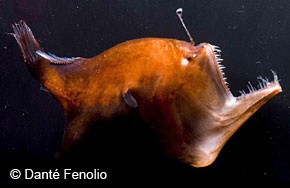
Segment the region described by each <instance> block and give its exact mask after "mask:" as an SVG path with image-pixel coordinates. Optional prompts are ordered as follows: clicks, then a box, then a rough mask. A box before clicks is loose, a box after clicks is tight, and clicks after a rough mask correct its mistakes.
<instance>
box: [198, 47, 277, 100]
mask: <svg viewBox="0 0 290 188" xmlns="http://www.w3.org/2000/svg"><path fill="white" fill-rule="evenodd" d="M204 47H205V48H206V49H207V51H208V53H209V54H210V56H211V58H212V59H213V62H214V64H215V66H216V70H217V74H218V77H219V80H220V81H221V84H222V85H223V87H224V89H225V91H226V93H227V95H228V96H230V97H234V96H233V94H232V92H231V91H230V87H229V83H228V82H227V78H226V76H225V73H224V69H225V68H226V67H225V66H224V65H222V61H223V59H222V58H221V50H220V48H219V47H218V46H215V45H212V44H208V43H206V44H205V45H204ZM271 72H272V74H273V80H272V81H269V79H268V78H266V77H265V78H263V77H262V76H258V77H257V81H258V83H259V84H258V85H257V86H256V87H255V86H253V85H252V84H251V82H248V85H247V88H248V91H245V90H240V91H239V93H240V96H237V97H234V98H235V99H236V100H241V99H244V98H249V97H251V96H254V95H258V94H260V95H262V96H266V95H269V94H271V93H275V94H277V93H279V92H282V88H281V86H280V83H279V79H278V75H277V73H276V72H275V71H273V70H271Z"/></svg>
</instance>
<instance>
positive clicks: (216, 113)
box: [14, 22, 281, 167]
mask: <svg viewBox="0 0 290 188" xmlns="http://www.w3.org/2000/svg"><path fill="white" fill-rule="evenodd" d="M23 25H24V26H25V23H24V22H21V23H20V24H19V25H16V26H14V30H15V27H16V29H17V27H21V26H22V27H24V26H23ZM25 27H27V26H25ZM18 30H19V31H20V32H19V33H20V34H19V35H20V36H19V37H18V38H17V32H15V38H16V39H17V40H18V43H19V44H20V47H21V49H22V52H23V54H24V57H25V60H26V64H27V66H28V67H29V69H30V70H31V72H32V73H33V74H34V75H35V76H36V78H37V79H38V80H39V81H40V82H41V83H42V84H43V85H44V86H45V87H46V88H47V89H48V90H49V91H50V92H51V93H52V94H53V96H54V97H55V98H56V99H57V100H58V101H59V103H60V104H61V105H62V106H63V108H64V109H65V112H66V117H67V125H66V130H65V134H64V138H63V149H64V151H70V149H71V147H72V146H73V145H74V144H75V143H76V142H78V141H79V140H80V139H81V138H82V137H83V135H84V134H85V132H86V131H87V129H88V127H89V126H90V125H91V124H92V123H93V122H94V121H96V120H103V119H105V120H109V119H111V118H112V117H114V116H117V115H122V114H124V115H125V114H127V113H130V111H131V110H132V108H134V107H137V109H138V112H139V114H140V116H141V117H142V118H143V119H144V120H145V121H146V122H147V123H148V125H149V126H150V127H152V128H153V129H154V130H156V131H157V132H158V133H159V137H160V142H161V143H162V146H163V148H164V151H165V152H166V153H167V154H168V155H169V156H171V157H174V158H177V159H179V160H181V161H183V162H186V163H188V164H191V165H192V166H195V167H203V166H207V165H210V164H211V163H212V162H213V161H214V160H215V159H216V157H217V155H218V153H219V152H220V150H221V148H222V147H223V145H224V144H225V143H226V142H227V140H228V139H229V138H230V137H231V135H232V134H233V133H234V132H235V131H236V130H237V129H238V128H239V127H240V126H241V125H242V124H243V123H244V122H245V121H246V120H247V119H248V118H249V117H250V116H251V115H252V114H253V113H254V112H255V111H257V110H258V109H259V108H260V107H261V106H262V105H263V104H265V103H266V102H267V101H268V100H269V99H271V98H272V97H273V96H274V95H276V94H277V93H279V92H281V87H280V85H279V83H278V82H277V81H276V82H269V83H268V85H267V86H266V87H264V88H263V89H261V90H259V91H257V92H253V93H251V94H248V95H246V96H242V97H239V98H235V97H234V96H232V94H231V92H230V91H229V89H228V87H227V86H226V84H225V81H224V79H223V76H222V73H221V71H220V69H219V66H218V63H217V60H216V57H215V53H214V49H213V47H212V46H211V45H209V44H207V43H203V44H199V45H197V46H193V45H191V44H190V43H188V42H184V41H178V40H173V39H162V38H144V39H136V40H131V41H127V42H124V43H121V44H119V45H116V46H114V47H112V48H111V49H109V50H107V51H104V52H103V53H101V54H99V55H97V56H95V57H93V58H90V59H86V58H78V59H75V60H73V61H72V62H70V63H69V64H65V65H56V64H54V63H56V62H53V60H51V59H48V58H45V57H42V56H39V55H37V54H35V51H36V50H40V51H43V50H42V48H41V47H40V46H39V45H38V43H37V42H36V41H34V45H33V46H34V48H32V51H33V52H34V54H33V52H32V55H31V54H29V53H28V52H27V51H28V49H27V48H29V45H28V44H26V43H27V42H26V41H25V40H24V39H22V38H25V37H27V38H32V37H29V34H26V33H25V32H28V31H25V29H21V28H19V29H18ZM22 30H24V31H22ZM21 31H22V32H24V34H22V36H21ZM21 37H22V38H21ZM21 44H22V46H21ZM25 48H26V49H25ZM30 49H31V48H30ZM127 96H129V98H127ZM132 100H133V102H132ZM130 101H131V102H132V103H133V106H132V104H130ZM135 103H136V106H134V104H135Z"/></svg>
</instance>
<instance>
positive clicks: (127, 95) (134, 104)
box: [123, 90, 138, 108]
mask: <svg viewBox="0 0 290 188" xmlns="http://www.w3.org/2000/svg"><path fill="white" fill-rule="evenodd" d="M123 99H124V101H125V102H126V103H127V104H128V105H129V106H130V107H132V108H137V106H138V104H137V101H136V100H135V98H134V97H133V96H132V93H131V92H130V90H127V92H126V93H125V94H123Z"/></svg>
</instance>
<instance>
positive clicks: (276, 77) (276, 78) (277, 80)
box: [271, 70, 279, 83]
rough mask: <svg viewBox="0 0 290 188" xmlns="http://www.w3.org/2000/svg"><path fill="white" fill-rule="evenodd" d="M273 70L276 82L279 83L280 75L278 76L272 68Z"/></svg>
mask: <svg viewBox="0 0 290 188" xmlns="http://www.w3.org/2000/svg"><path fill="white" fill-rule="evenodd" d="M271 72H272V74H273V77H274V82H275V83H279V79H278V76H277V74H276V72H275V71H273V70H271Z"/></svg>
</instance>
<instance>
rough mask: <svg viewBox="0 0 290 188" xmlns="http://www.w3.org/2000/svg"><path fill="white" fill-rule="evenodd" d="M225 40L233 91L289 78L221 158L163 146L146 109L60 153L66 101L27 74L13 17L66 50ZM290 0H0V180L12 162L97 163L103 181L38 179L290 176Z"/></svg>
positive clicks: (49, 47)
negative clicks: (179, 153)
mask: <svg viewBox="0 0 290 188" xmlns="http://www.w3.org/2000/svg"><path fill="white" fill-rule="evenodd" d="M180 7H182V8H183V10H184V20H185V22H186V24H187V27H188V29H189V30H190V32H191V34H192V36H193V38H194V40H195V42H196V43H200V42H209V43H211V44H215V45H218V46H220V48H221V50H222V58H223V59H225V61H224V62H223V64H224V65H225V66H226V67H227V68H226V69H225V73H226V76H227V78H228V82H229V85H230V88H231V91H232V92H233V94H234V95H239V93H238V91H239V90H242V89H244V90H246V85H247V82H248V81H251V82H252V83H254V84H255V85H257V82H256V77H257V76H258V75H261V76H264V77H268V78H270V79H272V73H271V71H270V70H271V69H273V70H275V71H276V72H277V74H278V76H279V78H280V79H281V85H282V88H283V93H280V94H279V95H277V96H275V97H274V98H273V99H272V100H271V101H270V102H268V103H267V104H266V105H265V106H263V107H262V108H261V109H260V110H259V111H258V112H257V113H255V114H254V115H253V116H252V117H251V118H250V119H249V120H248V121H247V122H246V123H245V124H244V125H243V126H242V127H241V128H240V129H239V130H238V132H237V133H235V134H234V136H233V137H232V138H231V139H230V140H229V142H228V143H227V144H226V145H225V147H224V148H223V149H222V151H221V153H220V155H219V156H218V158H217V160H216V161H215V162H214V163H213V164H212V165H211V166H209V167H206V168H198V169H197V168H193V167H191V166H189V165H186V164H182V163H179V162H178V161H175V160H172V159H168V158H166V157H164V156H162V154H160V151H159V148H158V146H156V141H155V135H154V133H152V132H151V130H150V129H149V128H148V127H147V126H146V125H145V124H144V123H143V122H142V121H141V120H139V119H138V118H135V117H134V118H133V117H125V118H119V119H116V120H114V121H113V122H111V123H110V124H109V125H107V124H106V123H103V124H101V125H99V126H98V125H96V126H94V127H97V128H95V130H92V131H91V132H92V133H90V134H92V135H89V136H87V137H86V138H85V139H84V142H83V146H84V147H80V148H81V149H80V151H79V152H76V153H77V154H79V155H76V156H69V157H67V158H66V157H64V158H59V157H58V155H59V154H58V152H60V142H61V138H62V134H63V129H64V123H65V119H64V115H63V110H62V109H61V107H60V105H59V104H58V103H57V102H56V101H55V100H54V99H53V98H52V97H51V96H50V95H49V94H48V93H46V92H44V91H42V90H40V84H39V83H38V82H37V81H36V80H34V79H33V77H32V76H30V75H29V73H28V71H27V69H26V68H25V66H24V63H23V58H22V55H21V52H20V49H19V48H18V45H17V43H16V41H15V40H14V38H13V37H11V36H10V35H7V34H6V32H7V33H9V32H12V28H11V24H12V23H14V22H17V21H19V20H21V19H23V20H25V21H26V22H27V23H28V25H29V26H30V27H31V29H32V31H33V33H34V35H35V37H36V38H37V39H38V40H39V41H40V44H41V45H42V46H43V47H44V48H45V49H46V51H49V52H51V53H54V54H56V55H58V56H63V57H71V56H81V57H92V56H95V55H97V54H98V53H100V52H102V51H104V50H106V49H108V48H110V47H112V46H114V45H116V44H118V43H120V42H123V41H126V40H130V39H135V38H142V37H162V38H174V39H179V40H186V41H188V38H187V36H186V34H185V31H184V29H183V28H182V27H181V24H180V22H179V20H178V18H177V16H176V15H175V10H176V9H177V8H180ZM289 20H290V2H289V1H287V0H280V1H273V0H259V1H257V0H247V1H246V0H245V1H242V0H235V1H232V0H219V1H214V0H212V1H210V0H202V1H197V0H196V1H193V0H192V1H185V0H184V1H183V0H179V1H166V0H164V1H153V0H147V1H145V0H138V1H137V0H131V1H117V0H114V1H113V0H107V1H101V0H95V1H94V0H86V1H85V0H71V1H69V0H63V1H58V0H25V1H23V0H0V96H1V97H0V161H1V162H0V163H1V164H0V166H1V168H0V169H1V170H0V182H1V183H31V182H32V181H28V180H26V181H25V180H23V179H20V180H11V179H10V178H9V171H10V170H11V169H13V168H19V169H23V168H33V169H35V170H36V169H38V170H40V171H43V170H49V169H62V168H76V169H82V170H89V169H93V168H97V169H98V168H99V169H100V170H103V171H107V173H108V177H109V178H108V179H107V180H105V181H100V180H97V181H89V180H87V181H81V182H80V181H65V182H61V181H37V182H36V183H44V182H45V183H52V182H53V183H57V182H59V183H78V182H79V183H93V184H94V183H96V184H97V183H102V184H103V183H105V184H106V183H108V184H119V183H123V182H124V183H130V182H135V181H138V182H142V183H145V182H146V183H153V182H156V181H159V182H161V183H171V182H179V183H185V182H186V183H190V184H192V185H196V183H197V182H201V183H203V182H207V183H208V182H211V183H213V182H214V183H216V184H223V185H225V184H227V183H228V182H229V180H230V181H235V182H252V181H256V182H269V181H270V182H275V183H289V182H290V124H289V114H290V99H289V90H290V86H289V81H288V80H289V78H290V74H289V73H290V69H289V65H288V64H289V63H290V52H289V49H290V48H289V44H290V36H289V30H290V23H289Z"/></svg>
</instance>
